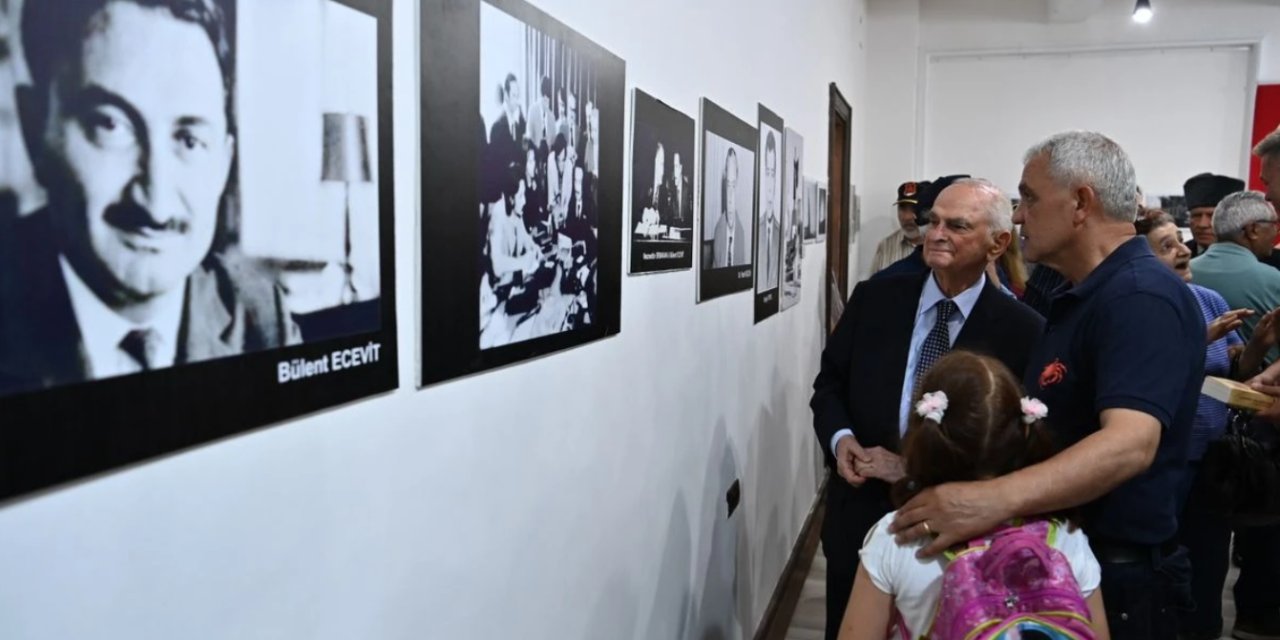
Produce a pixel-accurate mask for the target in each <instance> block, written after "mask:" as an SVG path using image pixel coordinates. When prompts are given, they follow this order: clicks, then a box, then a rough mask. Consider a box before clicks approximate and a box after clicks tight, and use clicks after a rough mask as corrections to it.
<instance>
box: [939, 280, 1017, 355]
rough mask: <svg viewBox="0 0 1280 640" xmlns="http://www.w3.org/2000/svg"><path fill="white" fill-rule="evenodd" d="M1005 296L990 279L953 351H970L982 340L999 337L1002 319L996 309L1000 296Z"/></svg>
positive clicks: (984, 286) (965, 321) (962, 329)
mask: <svg viewBox="0 0 1280 640" xmlns="http://www.w3.org/2000/svg"><path fill="white" fill-rule="evenodd" d="M1003 295H1004V294H1003V293H1001V292H1000V290H999V289H996V287H995V285H993V284H991V280H990V279H989V278H988V279H987V283H986V284H985V285H983V287H982V293H981V294H979V295H978V302H977V304H975V305H973V310H972V311H970V313H969V317H968V318H965V319H964V327H963V328H961V329H960V335H958V336H956V341H955V344H954V345H952V347H951V348H952V349H953V350H954V349H968V348H971V347H972V346H974V345H976V344H977V343H978V342H979V341H980V340H983V339H986V338H988V337H990V336H993V335H999V331H1000V328H999V326H998V325H999V324H1000V321H1001V318H1000V314H999V313H996V307H997V306H998V305H999V303H1000V299H999V296H1003Z"/></svg>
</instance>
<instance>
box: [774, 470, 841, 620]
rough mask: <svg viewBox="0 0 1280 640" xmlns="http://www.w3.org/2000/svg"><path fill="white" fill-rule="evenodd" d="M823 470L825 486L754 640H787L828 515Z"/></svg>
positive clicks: (817, 497) (805, 522) (811, 509)
mask: <svg viewBox="0 0 1280 640" xmlns="http://www.w3.org/2000/svg"><path fill="white" fill-rule="evenodd" d="M822 471H823V476H824V477H825V478H824V480H823V481H822V486H820V487H818V494H817V495H816V496H814V498H813V506H811V507H809V515H807V516H805V519H804V525H802V526H801V527H800V535H799V536H796V543H795V544H794V545H793V546H792V547H791V556H790V557H789V558H787V564H786V565H785V566H783V567H782V575H780V576H778V584H777V585H775V586H774V588H773V596H772V597H770V598H769V606H768V608H766V609H765V610H764V617H763V618H761V620H760V626H758V627H756V634H755V640H783V639H784V638H786V635H787V626H788V624H790V622H791V617H792V616H794V615H795V612H796V604H798V603H799V602H800V592H801V591H802V590H803V589H804V580H805V576H807V575H808V574H809V566H810V565H812V564H813V558H814V556H816V555H817V553H818V541H819V540H820V539H821V538H822V518H823V516H824V515H825V512H826V505H825V504H824V503H823V497H824V496H826V494H827V482H828V481H829V480H830V477H831V475H830V474H829V473H826V469H825V468H823V469H822Z"/></svg>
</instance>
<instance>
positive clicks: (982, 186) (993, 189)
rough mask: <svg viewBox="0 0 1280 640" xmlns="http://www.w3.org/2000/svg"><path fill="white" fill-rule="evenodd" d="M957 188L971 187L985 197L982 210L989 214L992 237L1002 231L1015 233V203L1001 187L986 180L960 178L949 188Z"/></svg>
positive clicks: (988, 219)
mask: <svg viewBox="0 0 1280 640" xmlns="http://www.w3.org/2000/svg"><path fill="white" fill-rule="evenodd" d="M955 186H966V187H970V188H972V189H973V190H974V191H977V192H978V193H980V194H982V195H983V196H985V197H984V199H983V200H984V201H983V203H982V210H983V211H985V212H986V213H987V221H988V223H989V224H990V226H991V235H992V236H994V235H996V234H997V233H1000V232H1001V231H1013V203H1012V202H1010V201H1009V196H1006V195H1005V194H1004V192H1003V191H1001V190H1000V187H997V186H996V185H995V184H994V183H992V182H991V181H990V180H987V179H985V178H960V179H959V180H956V181H955V182H952V183H951V186H949V187H947V188H948V189H950V188H951V187H955Z"/></svg>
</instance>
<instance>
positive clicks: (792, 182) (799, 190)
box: [780, 127, 804, 311]
mask: <svg viewBox="0 0 1280 640" xmlns="http://www.w3.org/2000/svg"><path fill="white" fill-rule="evenodd" d="M782 139H783V148H784V149H786V151H785V152H784V153H783V163H782V294H781V298H782V299H781V301H780V303H781V304H780V308H781V310H782V311H786V310H787V309H790V308H791V307H794V306H795V304H796V303H797V302H799V301H800V282H801V273H800V271H801V270H800V266H801V263H802V262H803V260H801V258H802V257H803V256H804V230H803V228H802V227H801V222H802V220H803V216H804V185H803V183H802V180H803V179H804V166H803V165H804V137H803V136H801V135H800V134H799V133H797V132H796V131H795V130H794V129H792V128H790V127H787V128H786V130H785V132H784V134H783V138H782Z"/></svg>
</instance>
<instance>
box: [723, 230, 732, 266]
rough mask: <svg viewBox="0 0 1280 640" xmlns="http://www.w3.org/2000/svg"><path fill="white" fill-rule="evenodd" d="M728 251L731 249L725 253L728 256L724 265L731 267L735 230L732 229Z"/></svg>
mask: <svg viewBox="0 0 1280 640" xmlns="http://www.w3.org/2000/svg"><path fill="white" fill-rule="evenodd" d="M728 249H729V250H728V251H726V252H725V253H726V254H727V255H725V257H724V264H725V266H729V265H731V264H733V229H730V230H729V247H728Z"/></svg>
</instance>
